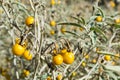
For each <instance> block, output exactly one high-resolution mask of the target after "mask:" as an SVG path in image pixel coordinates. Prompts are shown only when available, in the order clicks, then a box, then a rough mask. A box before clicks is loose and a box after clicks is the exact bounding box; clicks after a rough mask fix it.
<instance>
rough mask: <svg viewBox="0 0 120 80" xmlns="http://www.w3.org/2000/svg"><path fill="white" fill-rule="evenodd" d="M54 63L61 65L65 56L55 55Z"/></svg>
mask: <svg viewBox="0 0 120 80" xmlns="http://www.w3.org/2000/svg"><path fill="white" fill-rule="evenodd" d="M53 63H54V64H55V65H60V64H62V63H63V57H62V56H61V55H60V54H57V55H55V56H53Z"/></svg>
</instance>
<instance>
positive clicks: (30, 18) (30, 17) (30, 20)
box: [25, 16, 34, 26]
mask: <svg viewBox="0 0 120 80" xmlns="http://www.w3.org/2000/svg"><path fill="white" fill-rule="evenodd" d="M25 23H26V25H27V26H30V25H32V24H33V23H34V18H33V17H32V16H29V17H27V18H26V20H25Z"/></svg>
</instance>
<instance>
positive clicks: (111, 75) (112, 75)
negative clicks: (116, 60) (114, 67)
mask: <svg viewBox="0 0 120 80" xmlns="http://www.w3.org/2000/svg"><path fill="white" fill-rule="evenodd" d="M105 72H107V73H108V75H109V76H110V77H111V78H112V79H113V80H118V79H117V76H116V75H115V74H114V73H113V72H112V71H105Z"/></svg>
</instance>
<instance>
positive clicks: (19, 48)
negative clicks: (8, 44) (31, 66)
mask: <svg viewBox="0 0 120 80" xmlns="http://www.w3.org/2000/svg"><path fill="white" fill-rule="evenodd" d="M12 52H13V54H15V55H17V56H22V55H23V53H24V52H25V48H24V47H23V46H21V45H19V44H15V45H13V47H12Z"/></svg>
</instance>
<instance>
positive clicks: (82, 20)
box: [71, 16, 85, 24]
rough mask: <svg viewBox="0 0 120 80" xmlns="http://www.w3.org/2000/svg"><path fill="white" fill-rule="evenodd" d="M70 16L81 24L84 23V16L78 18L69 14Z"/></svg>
mask: <svg viewBox="0 0 120 80" xmlns="http://www.w3.org/2000/svg"><path fill="white" fill-rule="evenodd" d="M71 17H72V18H73V19H75V20H78V22H80V23H82V24H85V20H84V18H82V17H80V19H79V18H77V17H74V16H71Z"/></svg>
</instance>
